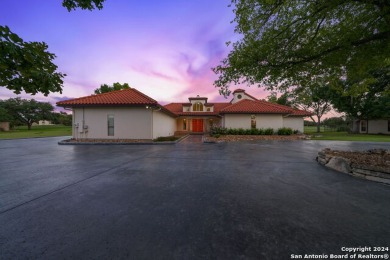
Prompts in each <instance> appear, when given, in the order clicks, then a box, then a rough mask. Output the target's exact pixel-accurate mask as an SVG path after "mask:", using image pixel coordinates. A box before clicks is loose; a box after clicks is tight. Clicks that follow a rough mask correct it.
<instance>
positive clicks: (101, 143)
mask: <svg viewBox="0 0 390 260" xmlns="http://www.w3.org/2000/svg"><path fill="white" fill-rule="evenodd" d="M188 136H189V135H185V136H182V137H180V138H179V139H177V140H176V141H164V142H153V141H150V142H148V141H140V142H70V140H72V139H66V140H62V141H59V142H58V144H59V145H172V144H177V143H179V142H181V141H183V140H184V139H186V138H187V137H188Z"/></svg>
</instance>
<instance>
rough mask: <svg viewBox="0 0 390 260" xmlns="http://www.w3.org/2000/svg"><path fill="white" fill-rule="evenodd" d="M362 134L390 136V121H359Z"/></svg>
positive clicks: (358, 124)
mask: <svg viewBox="0 0 390 260" xmlns="http://www.w3.org/2000/svg"><path fill="white" fill-rule="evenodd" d="M356 125H357V126H358V132H359V133H361V134H390V119H370V120H357V121H356Z"/></svg>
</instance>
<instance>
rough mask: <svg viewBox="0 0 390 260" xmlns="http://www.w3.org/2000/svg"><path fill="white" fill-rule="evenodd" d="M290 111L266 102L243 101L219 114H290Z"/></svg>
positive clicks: (284, 107) (290, 109)
mask: <svg viewBox="0 0 390 260" xmlns="http://www.w3.org/2000/svg"><path fill="white" fill-rule="evenodd" d="M292 110H293V109H292V108H290V107H286V106H281V105H274V104H272V103H269V102H266V101H261V100H249V99H243V100H240V101H238V102H237V103H234V104H232V105H230V106H228V107H226V108H224V109H222V110H221V113H222V114H227V113H258V114H290V113H292Z"/></svg>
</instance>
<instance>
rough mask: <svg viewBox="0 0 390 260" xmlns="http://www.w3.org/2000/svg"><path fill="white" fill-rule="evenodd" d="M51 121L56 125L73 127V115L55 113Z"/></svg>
mask: <svg viewBox="0 0 390 260" xmlns="http://www.w3.org/2000/svg"><path fill="white" fill-rule="evenodd" d="M51 121H52V122H53V123H54V124H61V125H65V126H71V125H72V115H68V114H67V113H65V112H62V111H60V112H59V113H57V112H53V113H52V114H51Z"/></svg>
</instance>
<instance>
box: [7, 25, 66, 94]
mask: <svg viewBox="0 0 390 260" xmlns="http://www.w3.org/2000/svg"><path fill="white" fill-rule="evenodd" d="M47 48H48V46H47V44H46V43H44V42H24V41H23V40H22V39H21V38H20V37H19V36H18V35H16V34H14V33H12V32H11V31H10V29H9V28H8V27H7V26H0V50H1V56H0V86H2V87H7V88H8V89H10V90H13V91H14V93H16V94H20V92H21V91H22V90H24V91H25V92H26V93H30V94H36V93H38V92H41V93H43V94H44V95H46V96H47V95H48V94H49V93H50V92H61V91H62V84H63V81H62V79H63V78H64V76H66V75H65V74H62V73H60V72H56V70H57V66H56V65H55V64H54V63H53V62H52V61H53V59H54V58H55V57H56V56H55V55H54V54H53V53H50V52H48V51H47Z"/></svg>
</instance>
